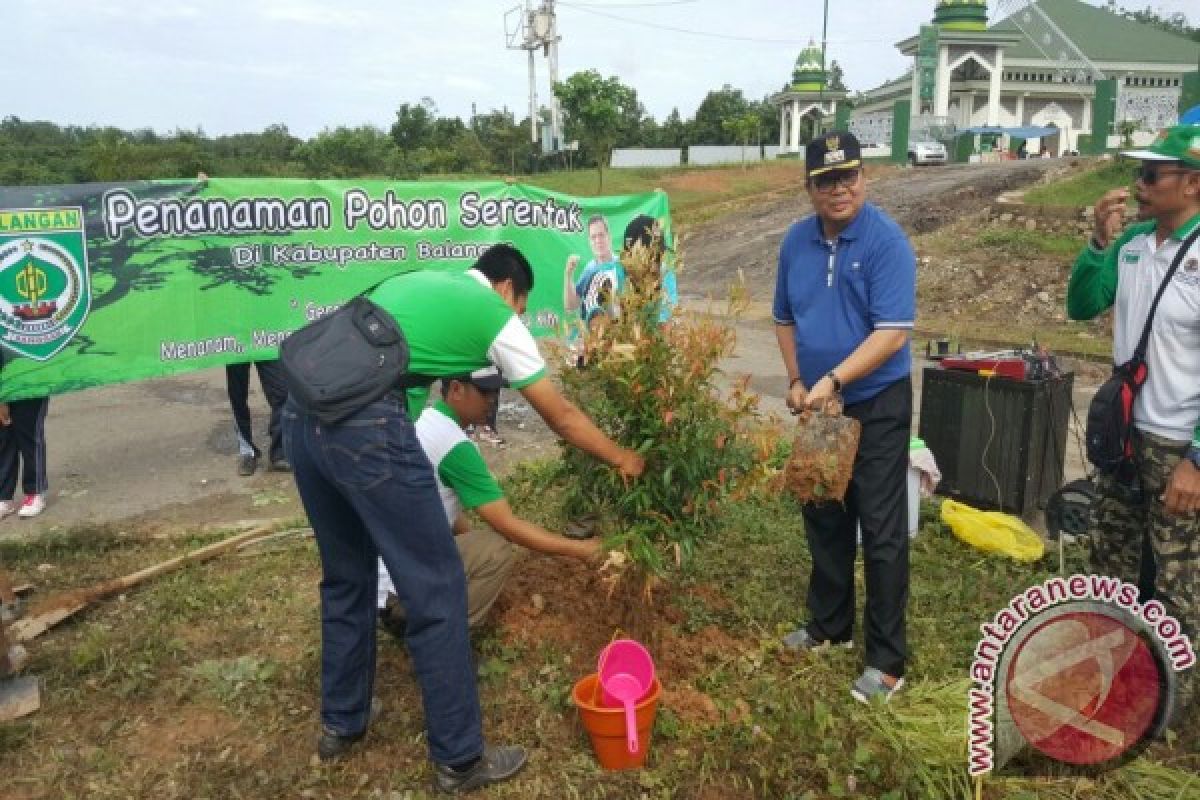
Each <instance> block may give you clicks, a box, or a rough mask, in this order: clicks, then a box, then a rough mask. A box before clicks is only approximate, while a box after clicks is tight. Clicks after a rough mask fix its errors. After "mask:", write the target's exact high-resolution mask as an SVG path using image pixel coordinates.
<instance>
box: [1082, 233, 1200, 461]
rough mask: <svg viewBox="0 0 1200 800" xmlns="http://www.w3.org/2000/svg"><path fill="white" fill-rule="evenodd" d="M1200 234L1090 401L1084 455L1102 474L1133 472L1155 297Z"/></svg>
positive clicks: (1191, 240)
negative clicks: (1136, 413)
mask: <svg viewBox="0 0 1200 800" xmlns="http://www.w3.org/2000/svg"><path fill="white" fill-rule="evenodd" d="M1198 234H1200V227H1197V228H1196V230H1194V231H1192V233H1191V234H1189V235H1188V237H1187V238H1186V239H1184V240H1183V243H1182V244H1181V245H1180V246H1179V251H1178V252H1177V253H1176V254H1175V258H1174V259H1173V260H1172V261H1171V266H1170V267H1169V268H1168V269H1167V274H1166V277H1164V278H1163V281H1162V284H1161V285H1160V286H1159V287H1158V293H1157V294H1155V295H1154V302H1153V303H1151V304H1150V313H1149V315H1147V317H1146V326H1145V327H1144V328H1143V329H1142V338H1141V339H1140V340H1138V345H1137V349H1136V350H1134V351H1133V357H1132V358H1130V359H1129V360H1128V361H1126V362H1125V363H1124V364H1116V365H1114V366H1113V371H1112V375H1111V376H1109V379H1108V380H1107V381H1105V382H1104V384H1103V385H1102V386H1101V387H1100V388H1099V389H1098V390H1097V391H1096V396H1095V397H1093V398H1092V404H1091V405H1090V406H1089V407H1088V415H1087V431H1086V434H1085V436H1086V439H1087V457H1088V461H1090V462H1092V464H1093V465H1095V467H1096V470H1097V471H1098V472H1100V473H1102V474H1104V475H1114V476H1117V477H1120V478H1123V479H1128V478H1130V477H1132V475H1133V466H1134V452H1133V402H1134V400H1135V399H1137V395H1138V392H1139V391H1141V388H1142V386H1143V385H1144V384H1145V383H1146V348H1147V347H1148V346H1149V343H1150V326H1151V324H1152V323H1153V322H1154V312H1155V311H1157V310H1158V301H1159V300H1161V299H1162V296H1163V293H1164V292H1166V290H1167V287H1168V286H1169V285H1170V284H1171V278H1172V277H1174V275H1175V270H1176V269H1178V268H1179V264H1180V262H1181V261H1183V257H1184V256H1185V255H1186V254H1187V252H1188V250H1190V249H1191V247H1192V244H1193V243H1194V242H1195V241H1196V237H1197V235H1198Z"/></svg>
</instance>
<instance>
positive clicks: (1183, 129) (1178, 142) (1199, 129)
mask: <svg viewBox="0 0 1200 800" xmlns="http://www.w3.org/2000/svg"><path fill="white" fill-rule="evenodd" d="M1121 155H1123V156H1125V157H1127V158H1136V159H1138V160H1140V161H1182V162H1183V163H1184V164H1186V165H1188V166H1189V167H1191V168H1192V169H1200V125H1176V126H1175V127H1173V128H1163V129H1162V130H1161V131H1159V132H1158V137H1157V138H1155V140H1154V141H1153V142H1152V143H1151V144H1150V146H1149V147H1147V148H1145V149H1143V150H1126V151H1124V152H1122V153H1121Z"/></svg>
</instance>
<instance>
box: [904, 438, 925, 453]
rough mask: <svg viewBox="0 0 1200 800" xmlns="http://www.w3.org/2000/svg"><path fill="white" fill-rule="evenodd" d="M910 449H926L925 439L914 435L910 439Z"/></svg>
mask: <svg viewBox="0 0 1200 800" xmlns="http://www.w3.org/2000/svg"><path fill="white" fill-rule="evenodd" d="M908 449H909V450H924V449H925V440H924V439H918V438H917V437H916V436H914V437H912V438H911V439H909V440H908Z"/></svg>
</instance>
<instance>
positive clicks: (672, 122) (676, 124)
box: [660, 108, 688, 147]
mask: <svg viewBox="0 0 1200 800" xmlns="http://www.w3.org/2000/svg"><path fill="white" fill-rule="evenodd" d="M687 135H688V126H687V123H686V122H684V121H683V118H682V117H680V116H679V109H678V108H672V109H671V113H670V114H668V115H667V118H666V119H664V120H663V124H662V128H661V129H660V136H661V141H662V145H663V147H683V146H684V145H686V144H687Z"/></svg>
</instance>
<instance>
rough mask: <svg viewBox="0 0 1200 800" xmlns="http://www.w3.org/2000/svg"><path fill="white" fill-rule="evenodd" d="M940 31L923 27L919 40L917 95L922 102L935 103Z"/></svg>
mask: <svg viewBox="0 0 1200 800" xmlns="http://www.w3.org/2000/svg"><path fill="white" fill-rule="evenodd" d="M937 62H938V29H937V26H936V25H922V26H921V32H920V38H919V39H918V40H917V94H918V96H919V98H920V99H921V100H926V101H930V102H932V101H933V99H934V98H933V94H934V88H935V86H936V85H937Z"/></svg>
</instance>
